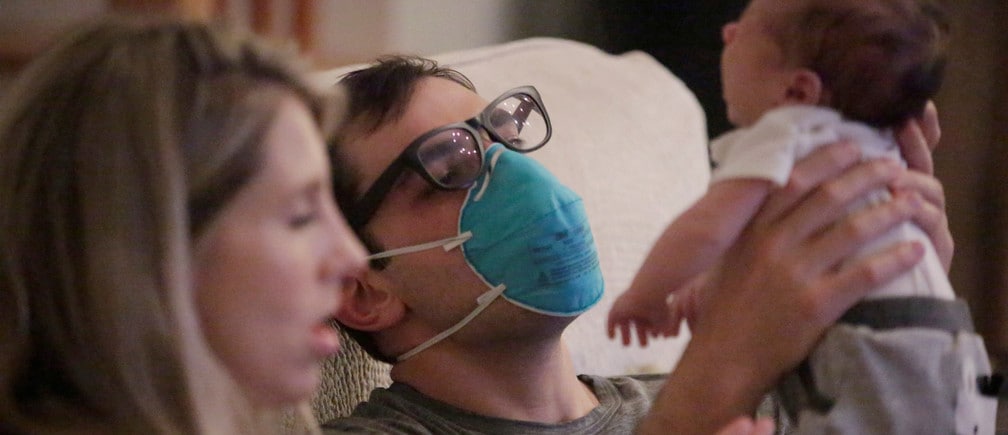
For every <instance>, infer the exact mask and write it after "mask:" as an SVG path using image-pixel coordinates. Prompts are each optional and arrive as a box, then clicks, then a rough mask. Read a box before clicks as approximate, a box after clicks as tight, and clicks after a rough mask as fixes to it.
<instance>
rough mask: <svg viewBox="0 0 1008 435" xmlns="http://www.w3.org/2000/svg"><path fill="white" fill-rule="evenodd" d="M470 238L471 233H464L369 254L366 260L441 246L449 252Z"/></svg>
mask: <svg viewBox="0 0 1008 435" xmlns="http://www.w3.org/2000/svg"><path fill="white" fill-rule="evenodd" d="M472 236H473V235H472V231H466V232H464V233H462V234H459V235H457V236H451V237H448V238H445V239H441V240H435V241H433V242H427V243H421V244H419V245H413V246H404V247H402V248H396V249H389V250H388V251H383V252H379V253H377V254H371V255H369V256H368V258H367V259H368V260H377V259H379V258H388V257H395V256H397V255H403V254H409V253H411V252H419V251H426V250H428V249H434V248H440V247H442V246H443V247H444V250H445V251H451V250H452V249H455V248H457V247H459V246H461V245H462V244H463V243H465V242H466V240H469V239H471V238H472Z"/></svg>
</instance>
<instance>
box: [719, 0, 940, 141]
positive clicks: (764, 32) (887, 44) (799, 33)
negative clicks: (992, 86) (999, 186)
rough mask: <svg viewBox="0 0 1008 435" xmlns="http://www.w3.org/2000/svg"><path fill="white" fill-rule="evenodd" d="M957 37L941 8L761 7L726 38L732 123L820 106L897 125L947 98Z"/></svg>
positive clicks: (874, 0)
mask: <svg viewBox="0 0 1008 435" xmlns="http://www.w3.org/2000/svg"><path fill="white" fill-rule="evenodd" d="M948 27H949V26H948V22H947V21H946V18H945V15H944V13H943V12H942V10H941V7H940V6H939V5H938V3H937V0H752V1H751V2H750V3H749V6H748V7H747V8H746V10H745V12H743V13H742V16H741V17H740V18H739V20H738V21H734V22H731V23H728V24H727V25H725V27H724V29H723V30H722V33H723V35H722V37H723V38H724V42H725V48H724V52H723V53H722V58H721V80H722V86H723V92H724V99H725V103H726V104H727V106H728V118H729V119H730V120H731V122H732V123H733V124H735V125H738V126H746V125H750V124H752V123H754V122H755V121H756V120H757V119H759V117H760V116H761V115H763V113H765V112H767V111H768V110H770V109H773V108H775V107H777V106H781V105H786V104H812V105H820V106H828V107H832V108H834V109H836V110H838V111H839V112H841V113H843V115H844V116H845V117H847V118H849V119H853V120H857V121H862V122H865V123H868V124H871V125H874V126H876V127H890V126H895V125H898V124H900V123H902V122H903V121H905V120H906V119H907V118H910V117H913V116H915V115H918V114H920V112H921V111H922V110H923V108H924V105H925V104H926V103H927V101H928V100H929V99H931V98H932V97H933V96H934V94H935V93H936V92H937V91H938V88H939V86H940V85H941V81H942V75H943V70H944V65H945V46H946V40H947V36H948Z"/></svg>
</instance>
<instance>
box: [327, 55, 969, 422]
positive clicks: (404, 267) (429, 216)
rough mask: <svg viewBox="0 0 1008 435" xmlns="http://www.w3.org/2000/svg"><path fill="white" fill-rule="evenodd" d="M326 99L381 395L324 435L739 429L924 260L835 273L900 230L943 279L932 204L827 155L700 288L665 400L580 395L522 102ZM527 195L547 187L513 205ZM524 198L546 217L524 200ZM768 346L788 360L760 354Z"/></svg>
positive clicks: (586, 235) (413, 63)
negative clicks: (783, 379) (846, 315)
mask: <svg viewBox="0 0 1008 435" xmlns="http://www.w3.org/2000/svg"><path fill="white" fill-rule="evenodd" d="M342 83H343V85H345V86H346V87H347V89H348V91H349V95H350V99H351V103H350V107H349V115H348V118H347V122H346V124H345V127H344V128H343V129H342V130H341V131H340V132H339V133H338V134H337V136H336V137H335V139H334V140H333V150H332V153H333V160H334V173H335V176H336V177H337V180H336V195H337V198H338V200H339V201H340V203H341V207H342V208H343V210H344V211H345V212H346V214H347V216H348V219H349V220H350V223H351V225H352V226H353V227H354V229H355V231H357V233H358V235H360V236H361V238H362V239H363V240H364V241H365V243H366V244H367V245H368V246H369V248H370V249H371V252H372V253H380V254H379V256H380V257H381V258H379V259H376V261H374V262H373V267H372V269H371V270H370V271H368V272H367V273H366V274H364V276H363V277H361V278H360V279H359V280H358V282H357V283H356V284H357V285H356V286H351V288H350V289H348V290H347V291H346V292H345V294H344V303H343V306H342V308H341V309H340V311H339V312H338V313H337V318H338V320H339V321H340V322H341V323H342V324H343V325H344V326H346V327H348V328H349V329H350V330H352V331H353V334H354V335H355V337H356V338H358V339H359V341H360V342H361V343H362V345H363V346H364V347H365V349H367V350H368V351H369V352H370V353H372V355H374V356H376V357H378V358H380V359H383V360H386V361H389V362H391V363H392V371H391V377H392V379H393V381H394V384H393V385H392V386H391V387H390V388H389V389H387V390H386V389H379V390H376V391H375V392H374V393H372V396H371V398H370V399H369V401H368V402H366V403H365V404H362V405H361V406H359V407H358V408H357V410H356V411H355V413H354V416H352V417H350V418H346V419H340V420H337V421H335V422H331V423H330V424H328V425H327V427H328V428H331V429H334V430H342V431H360V430H372V431H376V432H382V433H386V432H393V433H394V432H407V431H419V432H424V431H428V432H434V433H483V432H494V433H574V432H581V433H627V432H631V431H632V430H634V428H635V427H637V426H638V424H639V423H641V421H642V419H644V418H645V415H646V414H648V409H649V408H651V406H652V400H655V402H654V405H653V406H654V407H653V411H651V412H650V414H649V415H648V416H647V418H646V419H645V420H644V423H643V425H641V426H640V430H641V431H645V432H646V431H650V430H654V431H658V432H668V431H674V432H676V433H680V432H682V433H686V432H705V433H710V432H713V431H714V430H715V429H717V428H719V427H722V426H723V425H725V424H726V423H728V422H729V421H730V420H731V419H733V418H735V417H737V416H740V415H744V414H748V413H751V412H752V410H753V409H755V408H756V405H757V403H758V402H759V400H760V398H761V397H762V396H763V395H764V394H765V393H766V391H768V390H769V388H770V387H771V386H772V385H773V383H774V381H775V380H776V378H777V377H778V376H780V375H781V374H782V373H784V372H785V371H786V370H787V369H789V368H790V367H793V366H794V365H796V364H797V363H798V362H799V361H800V360H801V359H802V358H803V357H804V355H805V353H807V351H808V350H809V349H810V348H811V346H812V344H813V343H814V341H815V340H816V339H817V338H818V335H819V334H820V333H821V332H822V331H823V329H824V328H825V327H826V326H827V325H829V324H831V323H832V322H833V321H834V320H835V319H836V318H837V317H839V315H840V314H841V313H842V312H843V311H844V310H845V309H846V308H847V307H849V306H850V305H851V304H853V302H854V301H856V300H857V299H858V298H860V296H862V295H863V294H864V293H866V292H868V291H870V290H871V289H872V288H874V287H875V286H877V285H878V284H880V283H882V282H884V281H886V280H888V279H890V278H892V277H894V276H895V275H896V274H898V273H899V272H901V271H903V270H906V269H907V268H909V267H910V266H911V265H912V264H913V263H914V262H916V261H917V260H918V259H919V257H920V251H921V250H920V247H919V246H915V245H911V244H904V245H899V246H894V247H893V248H891V249H889V250H887V251H885V252H882V253H880V254H879V255H877V256H875V257H872V258H869V259H865V260H859V261H857V262H852V263H850V264H846V263H843V260H844V259H845V258H846V256H847V255H849V254H851V253H852V252H854V251H855V250H856V249H857V248H858V247H860V246H862V245H863V244H865V243H867V242H869V241H870V240H872V238H873V237H875V236H877V235H879V234H881V233H883V232H884V231H885V230H886V229H887V228H889V227H891V226H893V225H895V224H897V223H899V222H902V221H904V220H906V219H910V218H914V219H916V220H917V221H918V223H919V224H920V225H921V226H922V227H923V228H925V229H928V230H930V231H929V232H930V233H931V234H932V238H934V239H935V244H936V246H938V247H939V248H938V249H939V251H941V252H942V253H943V258H945V262H946V264H947V263H948V259H949V258H950V257H951V242H950V240H951V238H950V236H949V235H948V231H947V226H946V223H945V220H944V213H943V212H942V210H941V207H942V201H943V197H942V193H941V187H940V185H939V184H938V183H937V182H936V181H935V180H934V179H933V178H931V177H928V176H926V175H921V174H910V173H907V172H905V171H903V170H902V169H900V168H898V167H896V166H895V165H887V164H884V163H879V162H872V163H865V164H856V162H857V161H858V158H859V156H858V154H857V151H856V149H855V148H854V147H852V146H848V145H845V144H838V145H835V146H832V147H829V148H827V149H825V150H824V151H822V152H819V153H816V154H814V155H812V156H810V157H809V158H808V159H806V160H805V161H803V162H802V163H801V164H799V165H798V166H797V167H796V171H795V175H794V176H793V177H792V182H791V183H790V184H789V186H788V187H787V188H784V189H782V190H781V192H779V193H777V194H775V196H774V197H773V199H772V200H771V202H770V203H769V204H768V206H767V207H766V209H765V210H764V211H763V212H762V213H761V214H760V215H759V216H758V217H757V218H756V219H755V220H754V224H753V225H752V226H751V228H749V229H748V230H747V231H746V232H745V233H744V234H743V236H742V237H741V242H740V243H739V245H738V246H737V247H736V248H735V249H734V250H733V251H732V252H730V253H729V254H728V255H727V257H726V259H725V262H724V264H723V265H722V267H719V268H717V269H715V270H714V271H712V272H711V274H710V276H709V279H708V280H707V281H706V285H707V286H709V287H711V288H710V289H709V290H705V292H704V294H711V295H715V296H714V297H710V298H707V299H704V300H703V301H701V302H700V305H699V310H698V315H697V318H696V319H695V322H694V324H693V325H692V327H693V338H692V339H691V342H690V344H689V345H688V347H687V349H686V351H685V353H684V355H683V357H682V359H681V360H680V362H679V364H678V365H677V367H676V369H675V371H673V373H672V374H670V375H669V377H668V379H667V385H666V386H665V387H664V388H662V383H663V382H665V379H663V378H660V377H653V376H652V377H618V378H601V377H593V376H580V377H579V376H578V375H577V373H575V372H574V368H573V365H572V363H571V360H570V356H569V354H568V353H567V350H566V348H565V346H564V343H563V340H562V339H561V334H562V332H563V331H564V329H565V328H566V327H567V325H569V324H570V322H571V321H573V319H574V318H576V315H577V314H579V313H580V312H583V311H584V310H586V309H588V308H590V307H591V305H592V304H593V303H594V302H596V301H597V299H598V297H599V295H600V292H601V281H600V277H598V278H596V270H595V269H596V268H597V258H596V257H594V251H593V244H592V243H590V242H591V239H590V238H591V235H590V232H588V231H587V226H586V225H587V224H586V220H584V218H583V213H581V212H580V208H579V207H580V205H579V202H578V200H577V198H576V195H575V194H573V193H572V192H569V191H567V190H565V188H564V187H563V186H559V185H558V183H556V182H555V179H552V178H551V176H550V175H549V174H548V172H545V171H544V170H542V169H541V168H540V167H538V166H537V165H535V164H534V163H530V162H529V159H528V157H527V156H523V155H521V154H522V153H523V152H528V151H532V150H534V149H535V148H536V147H538V146H541V145H543V144H544V143H545V141H547V140H548V138H549V131H550V130H549V128H548V116H547V115H546V112H545V107H543V103H542V102H541V101H540V100H539V98H538V95H537V94H535V92H534V90H529V89H519V90H516V91H515V92H514V93H510V94H506V95H504V96H502V97H501V98H498V99H495V100H494V101H493V103H490V104H488V102H487V101H486V100H484V99H483V98H481V97H480V96H479V95H477V94H476V93H475V92H474V90H473V87H472V84H471V83H469V81H468V80H467V79H466V78H465V77H463V76H461V74H458V73H457V72H454V71H451V70H446V69H442V68H439V67H437V66H436V65H435V64H433V63H432V62H429V61H424V60H421V59H416V58H390V59H385V60H383V61H382V62H380V63H379V64H377V65H375V66H373V67H371V68H368V69H365V70H362V71H358V72H356V73H351V74H350V75H348V76H347V77H346V78H345V79H344V80H343V81H342ZM925 124H926V125H928V124H927V123H925ZM516 125H517V126H518V127H517V128H516V127H515V126H516ZM908 132H909V133H910V134H914V135H916V136H915V137H913V138H911V139H908V140H905V141H904V142H907V143H908V144H909V145H910V147H908V149H909V150H912V151H914V155H913V156H908V159H910V160H911V161H914V162H922V164H920V165H921V166H925V167H927V166H928V164H929V162H930V160H929V158H930V156H929V154H928V153H927V148H926V145H925V141H924V140H923V139H922V138H921V137H919V136H920V135H919V131H918V130H916V129H910V130H908ZM933 136H935V137H936V136H937V135H936V134H935V135H933ZM477 138H479V139H478V140H477ZM491 143H495V144H494V145H491ZM449 151H450V152H449ZM915 156H916V157H915ZM474 162H475V163H474ZM513 174H520V175H519V176H514V175H513ZM528 179H533V180H534V182H532V183H531V184H535V185H541V186H543V187H542V188H541V189H526V187H527V186H525V185H524V184H529V183H525V182H524V181H523V180H528ZM827 180H828V181H827ZM523 183H524V184H523ZM887 185H888V186H890V187H896V188H898V189H897V190H896V194H895V195H894V196H895V200H894V201H892V202H891V203H888V204H885V205H882V206H880V207H877V208H874V209H872V210H869V211H866V212H864V213H861V214H858V215H856V216H853V217H849V218H844V219H843V220H841V221H840V222H837V223H834V222H835V221H836V220H838V219H840V218H841V217H842V216H843V214H844V209H845V206H846V204H848V203H849V202H851V201H853V200H855V199H856V198H857V197H858V196H859V195H860V194H862V193H863V192H866V191H868V190H871V189H874V188H878V187H883V186H887ZM501 186H504V187H503V188H502V187H501ZM523 189H524V190H523ZM540 190H542V191H545V192H547V193H542V195H546V196H548V198H546V200H542V201H539V200H538V199H535V198H536V197H538V196H539V195H540V192H539V191H540ZM907 190H908V191H907ZM515 191H518V192H522V193H521V194H518V195H513V194H512V196H508V197H507V198H506V199H502V195H509V193H508V192H515ZM922 196H924V197H927V198H928V200H927V201H924V200H923V199H922ZM549 203H551V204H559V205H558V206H556V207H551V206H548V205H543V204H549ZM515 210H518V212H517V213H516V212H515ZM506 213H511V214H506ZM531 213H542V214H543V215H544V216H549V218H548V219H547V220H548V221H549V222H550V223H549V228H545V227H543V226H542V225H543V224H542V223H541V222H526V220H524V219H523V218H524V217H525V216H526V215H528V214H531ZM502 214H504V216H506V217H504V218H502V217H501V215H502ZM526 224H527V225H526ZM558 228H559V229H558ZM508 230H512V231H508ZM498 233H501V234H505V236H500V235H499V234H498ZM540 234H546V235H553V236H556V240H560V239H563V240H564V243H565V244H563V245H562V246H561V244H559V242H556V243H554V242H551V241H549V240H547V239H548V237H547V238H536V235H540ZM521 237H531V238H532V239H530V240H526V241H525V242H527V243H523V244H521V245H522V246H532V247H533V249H532V250H529V251H528V252H525V255H520V251H521V248H520V247H519V248H515V247H514V246H513V245H515V243H514V240H516V239H518V238H521ZM459 245H461V246H463V249H460V248H459ZM543 252H546V253H547V254H542V253H543ZM540 254H542V255H541V257H539V260H541V262H544V263H550V264H552V265H554V266H557V267H554V268H552V269H549V270H551V271H561V272H557V276H556V277H550V279H546V280H545V281H534V280H525V279H523V276H522V275H533V272H534V270H535V269H536V268H537V267H539V266H541V264H531V265H524V264H520V265H519V263H521V262H522V261H525V259H527V258H529V257H536V256H537V255H540ZM593 260H594V261H595V262H594V263H593ZM511 262H514V264H512V263H511ZM534 263H535V262H534ZM572 270H573V271H574V272H571V271H572ZM553 278H556V279H553ZM529 282H544V283H546V284H543V286H544V288H549V291H545V292H537V291H536V290H538V289H537V288H535V287H536V285H534V284H529ZM707 292H709V293H707ZM782 331H787V333H788V334H789V337H788V340H778V339H776V338H778V337H780V335H781V334H782ZM659 389H661V391H660V392H658V390H659ZM656 395H657V396H656Z"/></svg>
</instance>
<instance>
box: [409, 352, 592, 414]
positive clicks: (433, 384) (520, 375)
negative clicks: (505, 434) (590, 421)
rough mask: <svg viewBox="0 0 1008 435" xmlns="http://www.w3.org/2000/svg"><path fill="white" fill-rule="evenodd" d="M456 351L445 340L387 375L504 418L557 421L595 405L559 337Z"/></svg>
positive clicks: (435, 396)
mask: <svg viewBox="0 0 1008 435" xmlns="http://www.w3.org/2000/svg"><path fill="white" fill-rule="evenodd" d="M444 344H448V343H444ZM456 350H457V349H453V348H452V347H451V346H450V345H448V346H436V347H435V348H431V349H428V350H426V351H424V352H421V353H420V354H417V355H416V356H414V357H413V358H411V359H409V360H407V361H404V362H400V363H397V364H395V365H394V366H393V367H392V373H391V375H392V379H393V380H394V381H396V382H402V383H405V384H407V385H409V386H411V387H413V388H414V389H416V390H417V391H419V392H421V393H423V394H425V395H427V396H429V397H431V398H433V399H436V400H439V401H442V402H445V403H447V404H449V405H452V406H455V407H457V408H460V409H464V410H466V411H469V412H473V413H476V414H480V415H485V416H488V417H496V418H504V419H510V420H522V421H534V422H539V423H547V424H551V423H561V422H566V421H571V420H574V419H577V418H580V417H583V416H585V415H587V414H588V413H589V412H591V410H592V409H594V408H595V407H596V406H598V399H597V398H596V397H595V394H594V393H593V392H592V391H591V389H589V388H588V386H587V385H585V384H584V383H582V382H581V381H580V380H578V379H577V374H576V373H575V372H574V366H573V364H572V362H571V358H570V354H569V352H568V351H567V347H566V346H565V345H564V344H563V342H562V340H559V339H558V340H556V341H553V342H550V343H546V344H542V345H538V346H527V347H523V348H521V349H507V351H506V352H505V351H501V350H500V349H496V350H495V351H494V352H492V353H493V354H492V355H490V354H488V352H480V351H476V352H474V351H473V349H467V350H466V351H465V352H457V351H456Z"/></svg>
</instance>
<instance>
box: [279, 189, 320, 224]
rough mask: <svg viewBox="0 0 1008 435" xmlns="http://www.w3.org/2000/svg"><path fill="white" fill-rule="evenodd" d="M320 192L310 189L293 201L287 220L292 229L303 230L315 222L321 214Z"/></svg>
mask: <svg viewBox="0 0 1008 435" xmlns="http://www.w3.org/2000/svg"><path fill="white" fill-rule="evenodd" d="M321 195H322V192H321V191H320V189H319V188H317V187H312V188H309V189H306V190H305V191H303V192H301V194H299V195H298V197H297V198H296V199H295V200H294V201H293V204H292V206H291V208H290V212H289V214H288V218H287V224H288V226H289V227H290V228H292V229H299V228H304V227H306V226H308V225H310V224H312V223H314V222H315V221H316V220H318V218H319V216H320V215H321V213H322V202H321V201H322V196H321Z"/></svg>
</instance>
